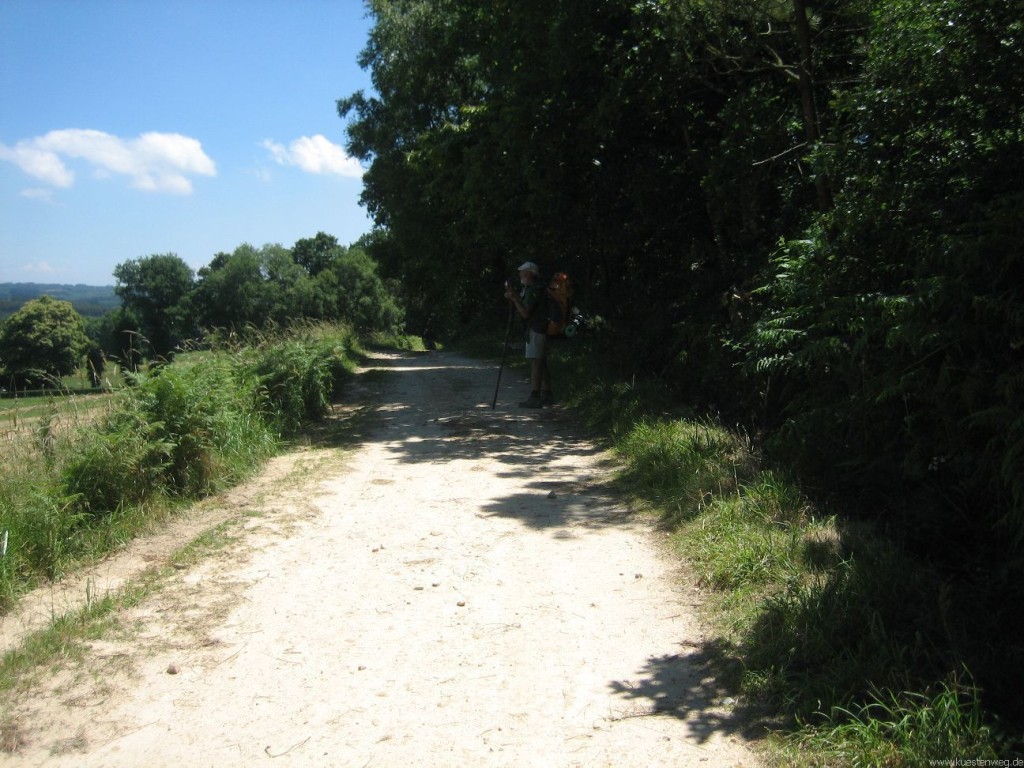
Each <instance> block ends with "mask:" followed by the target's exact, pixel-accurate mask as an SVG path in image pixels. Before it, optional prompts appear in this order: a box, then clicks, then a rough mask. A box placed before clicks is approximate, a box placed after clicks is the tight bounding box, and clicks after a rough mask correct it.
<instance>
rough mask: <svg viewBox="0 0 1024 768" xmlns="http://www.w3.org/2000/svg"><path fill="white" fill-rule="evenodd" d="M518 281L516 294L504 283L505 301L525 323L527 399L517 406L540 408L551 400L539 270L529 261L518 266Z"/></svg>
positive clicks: (545, 312)
mask: <svg viewBox="0 0 1024 768" xmlns="http://www.w3.org/2000/svg"><path fill="white" fill-rule="evenodd" d="M519 282H520V284H521V289H520V291H519V293H516V290H515V287H514V286H513V285H512V283H511V282H506V283H505V298H506V299H508V300H509V301H511V302H512V305H513V306H514V307H515V309H516V312H518V313H519V316H520V317H521V318H523V320H524V321H525V322H526V326H527V329H528V333H529V336H528V338H527V341H526V359H527V360H529V361H530V396H529V398H527V399H526V400H524V401H523V402H521V403H520V404H519V406H520V407H521V408H543V407H544V406H546V405H551V404H552V403H553V402H554V400H555V398H554V396H553V395H552V394H551V375H550V373H549V372H548V357H547V355H548V347H547V341H548V337H547V327H548V313H547V294H546V291H545V286H544V283H543V282H542V281H541V279H540V269H539V268H538V267H537V265H536V264H534V263H533V262H532V261H527V262H526V263H524V264H522V265H521V266H520V267H519Z"/></svg>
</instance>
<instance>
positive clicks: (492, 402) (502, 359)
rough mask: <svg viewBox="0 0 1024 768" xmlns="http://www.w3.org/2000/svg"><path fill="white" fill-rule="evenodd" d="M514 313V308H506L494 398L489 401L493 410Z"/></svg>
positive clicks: (495, 405)
mask: <svg viewBox="0 0 1024 768" xmlns="http://www.w3.org/2000/svg"><path fill="white" fill-rule="evenodd" d="M514 315H515V310H514V309H512V308H509V310H508V326H507V327H506V328H505V344H504V345H503V346H502V348H501V365H499V366H498V383H497V384H495V385H494V400H492V401H491V410H492V411H493V410H494V409H495V407H497V405H498V387H500V386H501V371H502V369H503V368H504V367H505V355H506V353H507V352H508V337H509V336H510V335H511V334H512V317H513V316H514Z"/></svg>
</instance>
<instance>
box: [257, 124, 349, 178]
mask: <svg viewBox="0 0 1024 768" xmlns="http://www.w3.org/2000/svg"><path fill="white" fill-rule="evenodd" d="M262 146H263V148H264V149H266V150H267V151H268V152H270V154H271V156H272V157H273V158H274V160H275V161H276V162H277V163H278V164H279V165H294V166H297V167H298V168H300V169H302V170H303V171H305V172H306V173H317V174H327V175H332V176H347V177H349V178H354V179H359V178H362V176H363V167H362V166H361V165H360V164H359V161H358V160H356V159H355V158H354V157H349V155H348V154H347V153H346V152H345V150H344V148H343V147H340V146H339V145H337V144H334V143H333V142H331V141H330V140H329V139H328V138H327V137H326V136H324V135H322V134H319V133H318V134H317V135H316V136H300V137H299V138H297V139H295V141H293V142H292V143H291V144H289V145H288V146H287V147H285V146H284V145H283V144H278V143H277V142H274V141H271V140H270V139H267V140H265V141H264V142H263V145H262Z"/></svg>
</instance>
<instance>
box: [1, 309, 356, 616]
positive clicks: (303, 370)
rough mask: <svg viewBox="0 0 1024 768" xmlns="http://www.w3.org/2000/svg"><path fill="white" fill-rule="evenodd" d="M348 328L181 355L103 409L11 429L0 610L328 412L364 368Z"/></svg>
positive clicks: (229, 479)
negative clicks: (346, 382)
mask: <svg viewBox="0 0 1024 768" xmlns="http://www.w3.org/2000/svg"><path fill="white" fill-rule="evenodd" d="M356 354H358V344H357V340H356V339H355V337H354V336H353V335H352V334H351V333H350V332H349V331H348V330H347V329H343V328H342V329H338V328H326V327H322V328H316V329H313V328H306V329H304V330H303V331H301V332H300V333H297V334H294V335H282V336H280V337H278V338H275V339H266V340H264V342H263V343H261V344H259V345H257V346H256V347H254V348H248V347H246V348H239V349H224V350H221V351H213V352H210V351H207V352H201V353H190V354H186V355H181V356H179V358H178V360H177V361H176V362H174V363H172V364H168V365H162V366H159V367H156V368H151V369H149V370H147V371H145V372H142V373H140V374H137V375H135V376H132V377H131V378H130V380H129V383H128V385H127V386H125V387H124V388H122V389H120V390H118V391H117V392H116V393H114V394H113V395H112V396H111V397H110V399H109V400H108V402H107V405H106V407H105V409H104V411H103V412H102V413H100V414H97V413H95V412H93V413H91V414H90V417H89V418H88V419H86V420H82V421H77V422H73V421H65V422H62V423H61V424H60V425H59V426H57V425H55V424H53V423H52V422H48V421H47V420H45V419H44V420H42V421H41V422H40V423H39V425H38V427H37V428H36V430H35V431H34V432H33V433H30V434H26V435H20V436H15V435H12V436H10V437H9V439H8V440H7V441H5V442H4V443H3V444H2V446H0V450H2V451H3V471H2V473H0V537H2V536H3V534H4V532H6V534H7V542H8V544H7V550H6V552H5V553H4V554H3V555H2V556H0V613H2V612H5V611H7V610H9V609H10V607H11V606H12V605H13V604H14V603H15V601H16V600H17V596H18V595H19V594H20V593H21V592H22V591H24V590H25V589H26V588H28V587H30V586H31V585H33V584H35V583H38V582H39V581H40V580H44V579H51V578H56V577H59V576H60V575H62V574H63V573H65V572H66V571H67V570H68V569H69V568H71V567H73V566H74V565H75V564H76V563H78V562H80V561H82V560H86V559H89V558H95V557H99V556H101V555H102V554H104V553H105V552H108V551H110V550H111V549H113V548H116V547H118V546H120V545H122V544H124V543H126V542H127V541H128V540H130V539H131V538H132V537H133V536H135V535H137V534H138V533H139V532H140V531H142V530H145V529H146V528H147V527H149V526H151V525H152V524H153V523H154V522H155V521H158V520H161V519H163V518H164V517H166V516H167V515H168V514H170V513H171V512H172V511H173V509H174V508H175V507H176V506H177V505H179V504H181V503H184V502H188V501H190V500H194V499H197V498H200V497H203V496H205V495H208V494H211V493H215V492H217V491H219V490H221V489H223V488H226V487H228V486H230V485H231V484H233V483H236V482H237V481H239V480H240V479H242V478H244V477H246V476H248V475H249V474H251V473H252V472H253V471H255V470H256V469H257V468H258V467H259V466H261V465H262V463H263V462H264V461H265V460H266V459H267V458H268V457H269V456H270V455H272V454H273V453H274V452H275V451H276V450H277V449H278V447H279V445H280V441H281V439H282V437H285V436H287V435H288V434H290V433H292V432H294V431H295V430H297V429H299V428H300V427H301V426H302V425H303V424H305V423H308V422H309V421H312V420H315V419H318V418H320V417H321V416H323V415H324V413H325V412H326V411H327V409H328V408H329V407H330V403H331V399H332V397H333V396H334V395H335V394H336V393H337V392H338V391H339V388H340V386H341V381H342V380H343V379H344V378H345V377H346V376H347V375H348V374H349V373H350V372H351V371H352V370H353V369H354V366H355V362H354V360H355V355H356Z"/></svg>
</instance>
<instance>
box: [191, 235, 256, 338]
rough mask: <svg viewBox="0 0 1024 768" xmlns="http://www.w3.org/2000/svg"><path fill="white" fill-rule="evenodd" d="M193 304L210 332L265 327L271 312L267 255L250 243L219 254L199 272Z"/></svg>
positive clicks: (198, 319) (192, 294)
mask: <svg viewBox="0 0 1024 768" xmlns="http://www.w3.org/2000/svg"><path fill="white" fill-rule="evenodd" d="M189 304H190V306H191V307H192V308H193V314H194V317H195V318H196V322H197V323H198V325H199V326H200V327H201V328H203V329H206V330H212V329H215V328H220V329H226V330H242V329H243V328H245V327H246V326H253V327H257V328H259V327H262V326H263V325H264V324H265V323H266V321H267V319H268V312H269V309H270V297H269V290H268V285H267V278H266V271H265V260H264V257H263V254H262V253H261V252H260V250H258V249H256V248H254V247H253V246H251V245H249V244H248V243H244V244H242V245H240V246H238V247H237V248H236V249H235V250H234V251H233V252H232V253H218V254H217V255H216V256H214V257H213V260H212V261H211V262H210V264H209V265H208V266H205V267H201V268H200V269H199V272H198V276H197V280H196V283H195V286H194V288H193V290H192V293H191V295H190V296H189Z"/></svg>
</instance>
